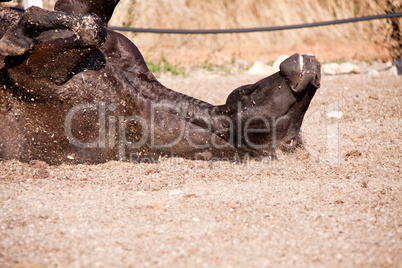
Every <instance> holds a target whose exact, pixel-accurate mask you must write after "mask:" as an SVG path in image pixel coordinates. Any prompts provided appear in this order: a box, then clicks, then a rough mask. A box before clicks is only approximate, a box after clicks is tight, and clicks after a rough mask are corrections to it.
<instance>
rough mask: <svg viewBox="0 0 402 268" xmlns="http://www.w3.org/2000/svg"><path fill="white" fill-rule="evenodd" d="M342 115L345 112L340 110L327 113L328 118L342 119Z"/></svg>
mask: <svg viewBox="0 0 402 268" xmlns="http://www.w3.org/2000/svg"><path fill="white" fill-rule="evenodd" d="M342 116H343V113H342V112H339V111H332V112H329V113H327V117H328V118H336V119H340V118H342Z"/></svg>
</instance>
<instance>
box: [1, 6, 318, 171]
mask: <svg viewBox="0 0 402 268" xmlns="http://www.w3.org/2000/svg"><path fill="white" fill-rule="evenodd" d="M117 3H118V1H116V0H113V1H110V0H103V1H89V0H80V1H79V0H67V1H63V0H60V1H58V2H57V3H56V6H55V10H56V11H46V10H43V9H40V8H36V7H32V8H29V9H28V10H26V11H21V10H15V9H10V8H1V9H0V21H1V25H2V26H1V27H0V37H2V38H1V40H0V55H1V56H0V68H1V71H0V75H1V76H0V83H1V87H2V88H1V90H0V159H19V160H21V161H30V160H32V159H40V160H43V161H46V162H48V163H53V164H57V163H62V162H73V163H78V162H103V161H106V160H109V159H129V158H130V159H133V157H134V159H138V158H141V157H156V158H157V157H159V156H161V155H176V156H182V157H187V158H198V159H210V158H211V157H217V158H227V159H231V160H235V159H236V158H237V159H238V158H239V157H240V158H242V157H244V156H246V155H249V156H251V157H262V156H267V155H270V156H274V154H275V147H277V146H278V145H281V144H282V145H283V146H285V147H286V148H290V149H291V148H294V147H295V146H297V144H298V143H299V140H298V134H299V131H300V127H301V124H302V121H303V116H304V114H305V112H306V110H307V108H308V106H309V104H310V101H311V99H312V98H313V96H314V94H315V92H316V90H317V88H318V87H319V83H320V78H321V77H320V69H321V68H320V64H319V63H318V61H317V60H316V59H315V57H313V56H308V55H302V56H301V55H299V54H295V55H293V56H291V57H290V58H288V59H287V60H285V61H284V62H283V63H282V64H281V66H280V72H278V73H276V74H274V75H272V76H269V77H267V78H265V79H263V80H261V81H259V82H257V83H255V84H251V85H246V86H242V87H240V88H238V89H236V90H234V91H233V92H232V93H231V94H230V95H229V96H228V99H227V101H226V103H225V104H223V105H219V106H214V105H211V104H209V103H206V102H203V101H201V100H198V99H195V98H192V97H189V96H186V95H183V94H181V93H178V92H175V91H173V90H171V89H168V88H166V87H164V86H163V85H162V84H160V83H159V82H158V81H157V79H156V78H155V77H154V76H153V74H152V73H151V72H150V71H149V70H148V68H147V66H146V64H145V61H144V59H143V57H142V55H141V53H140V52H139V50H138V49H137V47H136V46H135V45H134V44H133V43H132V42H131V41H130V40H128V39H127V38H126V37H124V36H123V35H121V34H119V33H117V32H114V31H111V30H110V29H108V28H107V25H106V24H107V22H108V21H109V19H110V17H111V15H112V13H113V9H114V7H115V6H116V5H117Z"/></svg>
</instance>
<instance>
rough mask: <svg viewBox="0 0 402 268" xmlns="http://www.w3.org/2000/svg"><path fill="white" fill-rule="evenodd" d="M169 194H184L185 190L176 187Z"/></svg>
mask: <svg viewBox="0 0 402 268" xmlns="http://www.w3.org/2000/svg"><path fill="white" fill-rule="evenodd" d="M169 195H170V196H174V195H183V191H180V190H178V189H174V190H171V191H170V192H169Z"/></svg>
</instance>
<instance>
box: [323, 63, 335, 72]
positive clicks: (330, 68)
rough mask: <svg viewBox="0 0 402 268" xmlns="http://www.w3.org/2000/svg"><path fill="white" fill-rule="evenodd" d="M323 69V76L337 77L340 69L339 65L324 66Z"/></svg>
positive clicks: (329, 64)
mask: <svg viewBox="0 0 402 268" xmlns="http://www.w3.org/2000/svg"><path fill="white" fill-rule="evenodd" d="M321 69H322V73H323V74H329V75H335V74H336V73H337V71H338V69H339V64H337V63H328V64H323V65H322V67H321Z"/></svg>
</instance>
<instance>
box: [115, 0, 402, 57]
mask: <svg viewBox="0 0 402 268" xmlns="http://www.w3.org/2000/svg"><path fill="white" fill-rule="evenodd" d="M396 5H398V4H397V3H395V6H396ZM399 5H400V4H399ZM385 9H386V3H385V0H383V1H375V0H370V1H362V0H355V1H333V0H321V1H311V0H310V1H309V0H304V1H295V0H291V1H280V0H274V1H259V0H248V1H244V0H233V1H214V0H210V1H195V0H187V1H183V0H181V1H179V0H176V1H152V0H151V1H130V0H123V1H121V3H120V4H119V6H118V7H117V10H116V12H115V16H114V17H113V18H112V21H111V23H110V24H111V25H125V26H132V27H144V28H172V29H211V28H214V29H216V28H219V29H225V28H247V27H263V26H279V25H291V24H300V23H311V22H318V21H328V20H333V19H343V18H350V17H355V16H366V15H373V14H381V13H384V10H385ZM391 30H392V29H391V27H390V25H389V24H387V21H386V20H374V21H369V22H360V23H353V24H344V25H337V26H328V27H319V28H309V29H300V30H289V31H281V32H269V33H250V34H230V35H196V36H188V35H154V34H137V35H135V34H132V33H130V34H128V36H129V37H130V38H131V39H132V40H133V41H135V43H136V44H138V45H139V46H140V48H142V49H143V50H144V51H145V52H146V55H149V56H150V57H155V56H156V57H160V56H161V55H162V54H163V55H164V56H165V57H166V56H167V57H169V56H170V55H171V57H173V56H177V51H178V50H181V51H183V52H182V53H180V54H186V53H187V54H189V53H194V51H198V52H201V54H202V53H204V54H208V52H206V51H209V52H210V51H212V58H213V57H214V56H216V54H217V52H218V53H219V52H221V53H223V54H224V55H225V56H234V57H239V58H242V54H245V55H244V56H245V57H247V56H249V54H250V52H249V51H247V52H245V51H244V50H258V51H257V53H258V54H263V55H264V54H265V57H267V56H266V55H269V53H272V52H271V50H272V48H274V49H278V47H286V48H287V50H288V51H289V52H287V53H285V52H286V50H284V51H283V50H281V53H285V54H292V53H293V52H294V51H292V49H298V50H304V51H305V52H308V53H314V54H317V53H318V54H320V52H322V53H321V54H322V58H330V59H334V58H346V59H350V58H358V59H363V60H373V59H383V60H385V59H389V53H388V52H387V48H388V44H387V42H388V41H387V38H388V37H389V36H390V34H391ZM334 43H336V45H339V46H342V44H344V45H345V50H353V52H352V53H350V52H342V50H341V51H335V52H332V51H331V52H332V54H334V53H335V55H331V53H328V52H327V54H326V55H325V53H323V51H322V50H324V51H325V50H334V47H333V44H334ZM336 45H335V46H336ZM161 47H163V49H162V48H161ZM321 47H322V49H320V48H321ZM172 50H173V52H172ZM320 50H321V51H320ZM304 51H303V52H304ZM155 52H157V53H160V54H159V55H155ZM252 53H256V51H253V52H252ZM252 53H251V54H252ZM228 54H231V55H228ZM276 54H277V53H274V55H272V57H276ZM279 54H280V53H279ZM181 56H182V57H183V55H181ZM319 56H320V55H319ZM194 57H195V58H196V57H197V55H195V56H194ZM251 57H253V55H251ZM268 57H269V56H268ZM201 58H208V59H210V58H211V55H209V56H207V55H206V56H204V57H201ZM243 58H244V57H243ZM272 59H273V58H271V60H272ZM173 60H175V59H173ZM179 61H180V60H179Z"/></svg>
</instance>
